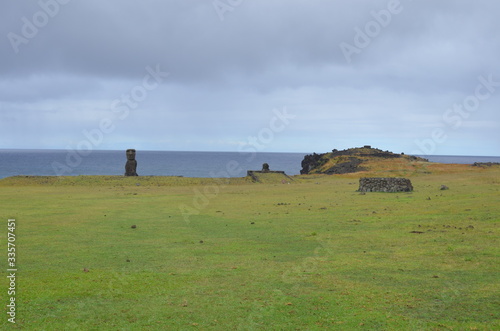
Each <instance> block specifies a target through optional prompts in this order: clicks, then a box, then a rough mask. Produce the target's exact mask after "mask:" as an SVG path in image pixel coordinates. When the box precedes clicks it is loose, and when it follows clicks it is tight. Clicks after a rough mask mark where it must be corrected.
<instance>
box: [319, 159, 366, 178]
mask: <svg viewBox="0 0 500 331" xmlns="http://www.w3.org/2000/svg"><path fill="white" fill-rule="evenodd" d="M362 162H363V161H362V160H360V159H358V158H355V157H350V158H349V161H347V162H342V163H338V164H336V165H334V166H333V167H331V168H330V169H328V170H326V171H325V173H326V174H328V175H332V174H348V173H352V172H357V171H363V170H365V168H363V167H360V166H359V165H360V164H361V163H362Z"/></svg>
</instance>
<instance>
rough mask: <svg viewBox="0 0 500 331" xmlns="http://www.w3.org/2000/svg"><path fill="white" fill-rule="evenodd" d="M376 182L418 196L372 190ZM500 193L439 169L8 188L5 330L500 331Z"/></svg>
mask: <svg viewBox="0 0 500 331" xmlns="http://www.w3.org/2000/svg"><path fill="white" fill-rule="evenodd" d="M366 175H376V176H380V175H390V176H397V175H405V176H406V177H408V178H410V179H411V181H412V183H413V186H414V192H411V193H366V194H360V193H358V192H356V190H357V188H358V178H359V176H366ZM442 184H444V185H447V186H448V187H449V190H444V191H442V190H440V186H441V185H442ZM499 190H500V168H498V167H492V168H486V169H483V168H478V167H470V166H465V165H463V166H462V165H440V164H429V165H419V166H416V167H415V168H414V169H413V170H412V169H407V168H405V169H398V170H397V171H395V170H394V169H392V170H391V169H389V168H379V170H373V169H372V172H370V173H364V174H350V175H334V176H325V175H308V176H294V177H292V179H290V180H284V179H283V178H281V177H280V178H278V177H276V178H271V177H270V178H267V180H266V178H264V179H263V180H262V182H261V183H254V182H252V181H251V180H249V179H247V178H235V179H218V180H216V179H196V178H182V177H134V178H130V177H128V178H124V177H119V176H116V177H112V176H92V177H91V176H88V177H87V176H78V177H13V178H6V179H3V180H0V201H1V209H0V217H1V218H2V219H3V220H4V221H3V223H2V224H4V227H3V229H2V236H1V238H2V245H1V246H2V247H3V248H2V249H4V250H5V251H6V250H7V248H6V246H7V245H6V244H5V242H6V240H5V239H6V238H7V231H8V229H7V219H8V218H15V219H16V223H17V226H16V230H15V231H16V232H15V233H16V259H17V260H16V263H17V268H18V271H17V275H16V276H17V277H16V304H17V305H16V324H12V323H9V322H8V321H7V318H8V315H7V314H6V311H7V308H6V305H7V303H8V300H9V299H8V298H7V297H6V293H7V289H8V287H9V283H8V279H7V278H5V277H3V280H2V282H0V286H2V288H1V289H0V291H1V293H3V294H2V301H3V307H4V314H3V317H2V320H1V322H0V328H1V329H7V328H12V329H26V330H140V329H150V330H196V329H199V330H498V329H500V313H499V312H500V302H499V301H500V299H499V298H500V284H499V283H500V281H499V275H500V264H499V262H500V247H499V228H498V227H499V224H500V191H499ZM132 225H135V228H133V227H132ZM3 256H4V259H3V260H4V261H3V263H2V265H3V266H4V270H6V269H7V268H8V267H7V254H6V253H4V254H3Z"/></svg>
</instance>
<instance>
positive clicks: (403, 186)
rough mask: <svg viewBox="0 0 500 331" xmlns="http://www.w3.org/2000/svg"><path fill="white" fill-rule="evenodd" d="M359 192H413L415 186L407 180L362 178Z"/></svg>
mask: <svg viewBox="0 0 500 331" xmlns="http://www.w3.org/2000/svg"><path fill="white" fill-rule="evenodd" d="M358 191H359V192H411V191H413V186H412V185H411V181H410V180H409V179H406V178H393V177H389V178H384V177H371V178H370V177H362V178H360V179H359V189H358Z"/></svg>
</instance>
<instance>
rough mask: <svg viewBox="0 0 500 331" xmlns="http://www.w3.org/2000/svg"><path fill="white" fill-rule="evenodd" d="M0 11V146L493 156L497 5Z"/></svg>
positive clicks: (20, 5) (427, 2)
mask: <svg viewBox="0 0 500 331" xmlns="http://www.w3.org/2000/svg"><path fill="white" fill-rule="evenodd" d="M0 7H1V8H0V9H1V10H0V33H1V45H0V52H1V53H0V149H6V148H27V149H35V148H36V149H38V148H56V149H74V150H77V151H78V150H81V151H84V150H86V149H89V148H91V149H127V148H136V149H139V150H177V151H182V150H188V151H241V150H250V149H254V150H258V151H263V152H327V151H330V150H332V149H334V148H336V149H344V148H349V147H356V146H362V145H372V146H373V147H378V148H381V149H383V150H391V151H394V152H398V153H399V152H405V153H408V154H412V153H413V154H435V155H442V154H444V155H447V154H448V155H492V156H500V66H499V64H500V62H499V59H500V33H499V32H500V20H499V19H498V18H499V15H500V2H499V1H497V0H479V1H465V0H440V1H435V0H413V1H411V0H400V1H397V0H382V1H378V0H366V1H361V0H359V1H354V0H349V1H347V0H345V1H340V0H336V1H334V0H307V1H298V0H216V1H213V0H142V1H137V0H135V1H131V0H107V1H98V0H85V1H84V0H40V1H2V4H1V5H0Z"/></svg>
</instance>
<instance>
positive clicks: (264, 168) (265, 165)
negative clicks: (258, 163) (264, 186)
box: [262, 163, 269, 172]
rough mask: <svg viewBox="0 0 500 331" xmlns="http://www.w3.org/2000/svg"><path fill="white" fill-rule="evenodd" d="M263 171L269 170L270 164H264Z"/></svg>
mask: <svg viewBox="0 0 500 331" xmlns="http://www.w3.org/2000/svg"><path fill="white" fill-rule="evenodd" d="M262 172H269V164H267V163H264V164H263V165H262Z"/></svg>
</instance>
